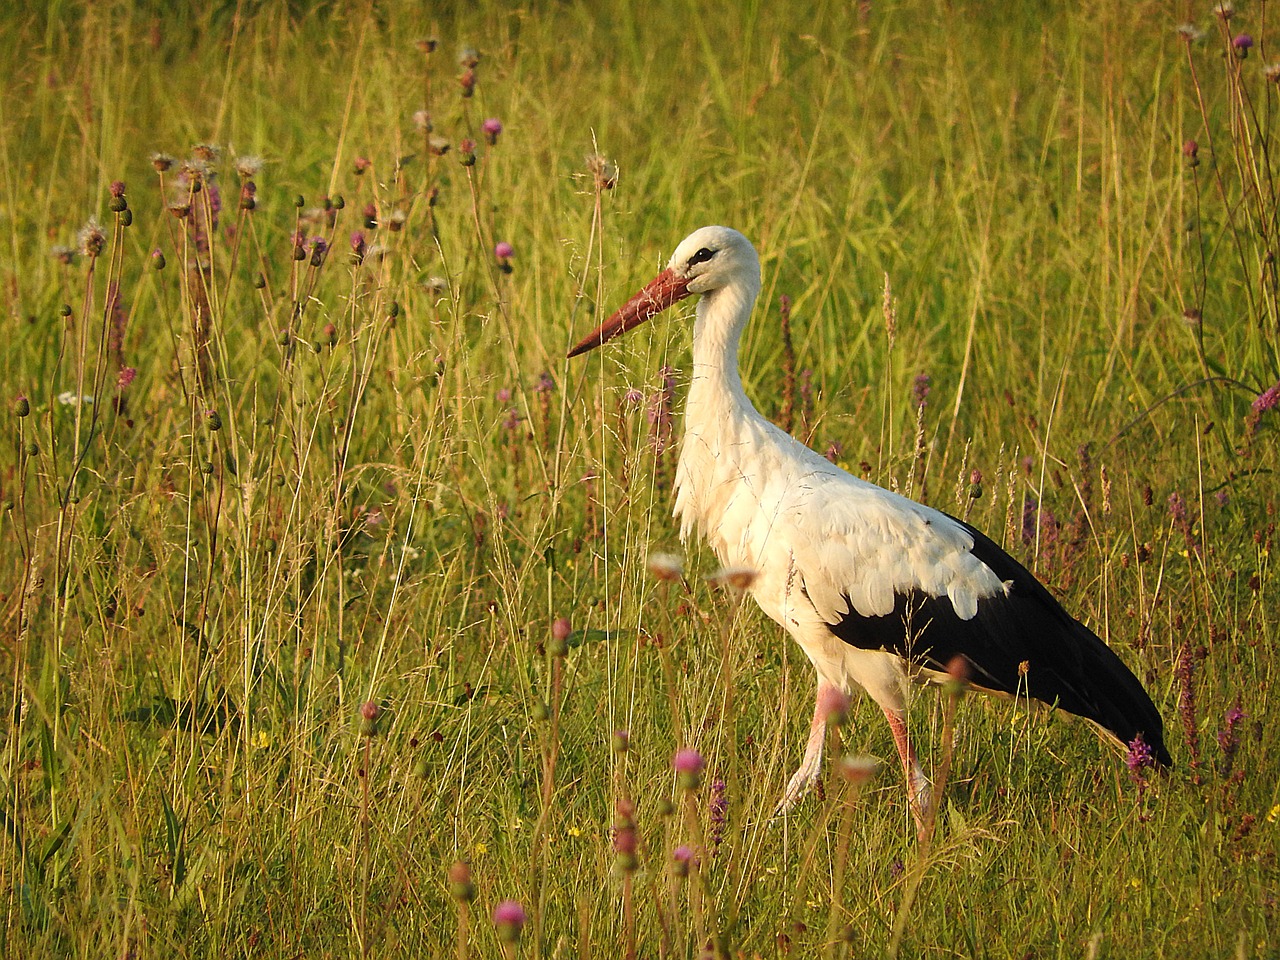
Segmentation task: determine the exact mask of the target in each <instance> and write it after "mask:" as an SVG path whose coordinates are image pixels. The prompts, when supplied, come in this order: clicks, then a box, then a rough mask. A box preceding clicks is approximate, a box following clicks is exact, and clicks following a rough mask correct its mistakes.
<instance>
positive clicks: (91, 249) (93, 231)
mask: <svg viewBox="0 0 1280 960" xmlns="http://www.w3.org/2000/svg"><path fill="white" fill-rule="evenodd" d="M76 243H77V246H79V248H80V252H81V253H82V254H83V255H84V256H86V257H89V258H90V259H96V258H97V257H98V255H99V254H101V253H102V251H103V249H104V248H105V247H106V245H107V234H106V232H105V231H104V230H103V229H102V225H101V224H99V223H98V221H97V219H96V218H95V217H90V218H89V220H88V222H87V223H85V225H84V226H83V227H81V228H80V232H79V233H78V234H76Z"/></svg>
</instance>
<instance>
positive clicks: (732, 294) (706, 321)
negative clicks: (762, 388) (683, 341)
mask: <svg viewBox="0 0 1280 960" xmlns="http://www.w3.org/2000/svg"><path fill="white" fill-rule="evenodd" d="M759 291H760V286H759V282H758V281H757V282H755V283H741V284H731V285H730V286H727V287H721V288H720V289H719V290H714V291H712V292H711V293H708V294H705V295H703V297H702V298H701V299H700V300H699V301H698V318H697V321H696V322H695V323H694V326H693V371H692V377H691V381H690V384H689V400H688V405H687V407H686V410H685V429H686V432H688V431H689V430H690V429H693V428H695V426H701V425H705V424H706V423H707V421H709V420H712V419H719V418H723V417H725V416H732V415H734V414H739V415H740V414H748V415H750V414H756V410H755V407H753V406H752V405H751V401H750V400H748V399H747V395H746V392H745V391H744V390H743V389H742V376H741V374H740V373H739V372H738V343H739V341H740V340H741V338H742V330H743V328H744V327H745V326H746V323H747V320H748V319H749V318H750V316H751V308H752V307H753V306H754V304H755V301H756V295H757V294H758V293H759ZM756 415H757V416H758V414H756Z"/></svg>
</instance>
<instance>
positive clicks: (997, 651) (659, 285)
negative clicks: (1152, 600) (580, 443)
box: [569, 227, 1168, 821]
mask: <svg viewBox="0 0 1280 960" xmlns="http://www.w3.org/2000/svg"><path fill="white" fill-rule="evenodd" d="M759 290H760V262H759V258H758V257H757V255H756V252H755V249H754V248H753V247H752V246H751V244H750V242H749V241H748V240H747V239H746V238H745V237H744V236H743V235H742V234H740V233H738V232H737V231H735V230H730V229H728V228H726V227H703V228H702V229H700V230H697V231H695V232H694V233H693V234H691V235H690V236H689V237H687V238H686V239H685V240H684V241H683V242H682V243H681V244H680V245H679V246H678V247H677V248H676V251H675V253H674V254H673V255H672V258H671V263H670V265H669V267H668V268H667V269H666V270H665V271H663V272H662V273H661V274H659V276H658V277H656V278H655V279H654V280H653V281H652V282H651V283H650V284H648V285H647V286H646V287H645V288H644V289H642V290H641V291H640V292H639V293H637V294H636V295H635V296H634V297H632V298H631V300H630V301H628V303H627V304H626V305H625V306H623V307H622V308H621V309H620V310H619V311H618V312H617V313H616V314H614V315H613V316H612V317H611V318H610V319H609V320H608V321H606V322H605V323H604V324H603V325H602V326H601V327H600V328H599V329H597V330H596V331H594V332H593V333H592V334H591V335H589V336H588V337H586V338H585V339H584V340H583V341H582V342H581V343H579V344H578V345H577V346H576V347H575V348H574V349H573V350H572V351H571V352H570V354H569V355H570V356H575V355H577V354H579V353H583V352H585V351H586V350H589V349H592V348H593V347H595V346H598V345H599V344H601V343H604V342H605V341H606V340H609V339H611V338H612V337H614V336H616V335H618V334H620V333H623V332H625V331H626V330H628V329H631V328H632V327H634V326H636V325H638V324H639V323H642V322H644V321H645V320H647V319H649V318H650V317H651V316H653V315H654V314H656V313H657V312H659V311H661V310H663V309H665V308H666V307H668V306H670V305H671V304H672V303H675V302H676V301H678V300H680V299H683V298H684V297H687V296H690V295H694V294H700V295H701V299H700V300H699V302H698V309H697V321H696V323H695V325H694V331H693V370H692V376H691V380H690V386H689V397H688V401H687V405H686V408H685V425H684V441H683V446H682V448H681V452H680V461H679V466H678V468H677V471H676V502H675V513H676V515H677V516H678V517H679V518H680V532H681V536H682V537H685V538H687V537H689V536H690V535H691V534H693V533H695V532H697V533H699V534H701V535H702V536H704V537H705V538H706V539H707V541H708V543H709V544H710V546H711V548H712V549H713V551H714V552H715V554H716V556H717V557H718V558H719V560H720V562H721V563H722V564H724V565H725V566H745V567H749V568H751V569H753V570H755V571H756V572H757V577H756V579H755V581H754V583H753V585H752V587H751V594H752V596H753V598H754V599H755V601H756V602H757V603H758V604H759V605H760V608H761V609H762V610H763V611H764V612H765V613H766V614H767V615H768V616H769V617H770V618H772V619H773V620H774V621H776V622H777V623H778V624H780V625H781V626H782V627H783V628H784V629H786V630H787V632H788V633H790V634H791V636H792V637H794V638H795V640H796V641H797V642H798V643H799V644H800V647H801V649H803V650H804V652H805V654H806V655H807V656H808V658H809V660H810V661H811V662H812V663H813V665H814V668H815V670H816V672H817V675H818V697H817V705H816V707H815V711H814V718H813V723H812V726H811V728H810V735H809V740H808V743H807V746H806V749H805V755H804V760H803V762H802V763H801V765H800V768H799V769H798V770H797V771H796V773H795V775H794V776H793V777H792V778H791V781H790V783H789V784H788V786H787V789H786V792H785V794H784V796H783V799H782V802H781V804H780V806H781V807H787V806H790V805H791V804H792V803H794V802H795V800H796V799H797V798H798V797H799V796H801V794H803V792H804V791H805V790H806V789H807V788H808V786H809V785H810V784H811V783H812V782H813V780H814V778H815V777H816V776H817V775H818V772H819V769H820V766H821V759H822V745H823V740H824V739H825V729H826V719H827V717H826V710H827V709H828V707H827V706H826V705H827V704H828V702H829V698H828V697H827V696H826V694H825V691H826V690H827V689H829V688H833V689H836V690H839V691H841V692H843V693H846V694H847V693H850V692H852V691H854V690H855V689H857V688H861V689H863V690H865V691H866V692H867V693H868V694H869V695H870V696H871V698H872V699H873V700H875V702H876V703H877V704H879V706H880V707H881V708H882V709H883V710H884V713H885V716H886V717H887V718H888V720H889V723H890V726H891V727H892V729H893V733H894V739H895V742H896V744H897V747H898V751H899V754H900V757H901V760H902V762H903V765H904V768H905V770H906V773H907V776H908V788H909V792H910V795H911V798H912V800H913V803H912V808H913V810H914V811H915V813H916V815H917V818H918V819H920V820H921V821H923V819H924V817H925V815H926V808H927V804H928V803H929V801H930V793H931V792H930V791H929V790H927V789H926V787H927V780H926V778H925V775H924V773H923V771H922V770H921V768H920V765H919V763H918V761H917V760H916V757H915V754H914V752H913V750H912V748H911V744H910V741H909V739H908V737H907V730H906V724H905V715H904V712H905V693H906V684H907V683H908V681H909V679H912V678H921V677H923V678H925V679H928V678H931V677H937V676H938V675H940V674H939V672H940V670H941V669H942V668H943V667H945V665H946V664H947V663H948V661H949V660H950V658H951V657H952V656H954V655H956V654H960V655H962V656H964V657H965V659H966V661H967V665H968V666H969V667H970V668H972V672H973V673H974V679H975V682H976V683H977V684H978V685H979V686H982V687H985V688H987V689H990V690H994V691H1003V692H1012V690H1013V689H1017V688H1018V677H1017V676H1010V675H1009V674H1010V670H1011V669H1014V670H1016V671H1017V672H1018V673H1020V674H1021V673H1024V672H1025V673H1026V675H1027V676H1028V677H1029V676H1031V672H1032V671H1035V674H1036V682H1035V683H1030V684H1024V685H1023V689H1024V691H1025V690H1027V689H1028V687H1029V689H1030V693H1031V695H1032V696H1036V697H1039V698H1040V699H1044V700H1047V701H1048V702H1057V703H1058V704H1059V705H1060V706H1063V707H1064V708H1065V709H1068V710H1072V712H1076V713H1080V714H1081V715H1084V716H1086V717H1088V718H1089V719H1091V720H1093V721H1094V722H1095V723H1097V724H1099V725H1100V726H1101V727H1102V728H1103V729H1104V730H1105V731H1106V732H1108V733H1109V734H1110V735H1111V736H1112V737H1114V738H1116V739H1119V740H1121V741H1122V742H1128V740H1129V739H1131V737H1132V736H1133V735H1135V734H1137V735H1142V736H1143V737H1144V738H1145V740H1146V742H1147V743H1148V744H1150V745H1151V746H1153V747H1154V748H1155V749H1156V751H1157V756H1158V757H1159V758H1160V759H1161V760H1162V761H1163V762H1168V755H1167V753H1166V752H1165V750H1164V745H1163V741H1162V739H1161V737H1162V734H1161V729H1162V727H1161V724H1160V718H1159V714H1158V713H1156V711H1155V708H1154V706H1153V705H1152V704H1151V702H1150V699H1149V698H1148V697H1147V695H1146V693H1145V691H1144V690H1143V689H1142V687H1141V684H1139V683H1138V681H1137V680H1136V679H1134V678H1133V676H1132V674H1130V673H1129V672H1128V670H1127V669H1126V668H1125V667H1124V666H1123V664H1121V663H1120V661H1119V660H1118V659H1117V658H1116V657H1115V655H1114V654H1112V653H1111V651H1110V650H1109V649H1108V648H1107V647H1106V646H1105V644H1102V642H1101V641H1100V640H1098V639H1097V638H1096V637H1095V636H1094V635H1093V634H1092V633H1091V632H1090V631H1089V630H1088V629H1087V628H1085V627H1083V626H1082V625H1080V624H1079V623H1077V622H1076V621H1075V620H1073V619H1072V618H1071V617H1070V616H1068V615H1067V614H1066V613H1065V612H1063V611H1062V609H1061V607H1060V606H1058V604H1057V602H1056V601H1054V600H1053V598H1052V597H1051V596H1050V595H1049V594H1048V593H1047V591H1045V590H1044V588H1043V587H1042V586H1041V585H1040V584H1039V583H1038V582H1036V581H1035V579H1034V577H1032V576H1031V575H1030V574H1029V573H1027V571H1026V570H1025V569H1023V568H1022V567H1021V566H1020V565H1018V564H1017V563H1016V561H1014V560H1012V558H1010V557H1008V556H1007V555H1006V554H1004V553H1003V551H1001V550H1000V549H999V548H998V547H996V546H995V545H994V544H992V543H991V542H990V541H989V540H987V539H986V538H985V537H983V536H982V535H981V534H980V533H978V532H977V531H975V530H973V528H971V527H969V526H968V525H966V524H964V523H962V522H961V521H959V520H956V519H954V518H952V517H950V516H948V515H946V514H944V513H941V512H939V511H937V510H934V509H932V508H930V507H926V506H923V505H922V504H918V503H915V502H914V501H911V500H908V499H907V498H905V497H902V496H899V495H898V494H895V493H892V492H890V491H888V490H885V489H883V488H881V487H877V486H875V485H874V484H871V483H867V482H866V481H864V480H860V479H858V478H857V477H854V476H851V475H850V474H848V473H846V472H845V471H843V470H841V469H840V468H838V467H836V466H835V465H833V464H832V463H830V462H829V461H828V460H826V458H824V457H822V456H820V455H818V454H817V453H815V452H814V451H812V450H810V449H809V448H808V447H806V446H804V445H803V444H802V443H800V442H799V441H797V440H796V439H795V438H794V437H792V436H790V435H788V434H787V433H785V432H784V431H782V430H780V429H779V428H778V427H776V426H774V425H773V424H772V423H770V422H769V421H768V420H766V419H765V418H764V417H762V416H761V415H760V414H759V412H757V411H756V409H755V407H754V406H753V405H752V404H751V401H750V400H748V399H747V396H746V393H745V392H744V391H743V388H742V380H741V377H740V376H739V373H738V343H739V339H740V336H741V333H742V328H743V326H744V325H745V324H746V321H747V319H748V318H749V316H750V314H751V308H752V306H753V304H754V303H755V300H756V297H757V295H758V294H759ZM944 598H945V602H943V600H944ZM980 614H981V616H980ZM1099 648H1100V649H1099ZM1013 658H1016V659H1013ZM1024 662H1025V663H1027V664H1029V665H1030V669H1026V668H1023V667H1022V666H1021V665H1022V664H1023V663H1024ZM1099 671H1100V672H1101V673H1102V674H1103V675H1104V676H1103V681H1104V682H1101V683H1098V684H1096V685H1097V686H1098V687H1099V688H1101V687H1107V688H1108V689H1107V690H1106V691H1102V690H1101V689H1099V690H1097V691H1094V690H1091V689H1090V683H1091V680H1095V679H1096V678H1091V677H1090V674H1091V673H1098V672H1099ZM1113 687H1114V689H1111V688H1113ZM1103 693H1105V694H1106V695H1105V696H1103ZM1099 698H1101V700H1102V701H1105V702H1094V701H1097V700H1099Z"/></svg>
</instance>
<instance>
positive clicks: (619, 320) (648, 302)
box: [569, 270, 689, 357]
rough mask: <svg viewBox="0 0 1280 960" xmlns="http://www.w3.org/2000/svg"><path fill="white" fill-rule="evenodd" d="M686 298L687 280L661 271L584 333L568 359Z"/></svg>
mask: <svg viewBox="0 0 1280 960" xmlns="http://www.w3.org/2000/svg"><path fill="white" fill-rule="evenodd" d="M687 296H689V280H688V278H686V277H681V276H677V275H676V273H675V271H674V270H663V271H662V272H661V273H660V274H658V275H657V276H656V277H654V278H653V279H652V280H650V281H649V282H648V283H647V284H645V285H644V287H643V289H641V290H640V292H639V293H637V294H636V295H635V296H634V297H632V298H631V299H630V300H628V301H627V302H626V303H624V304H623V305H622V306H621V307H620V308H619V309H618V312H617V313H615V314H614V315H613V316H611V317H610V318H609V319H608V320H606V321H605V322H604V323H602V324H600V326H599V327H597V328H596V329H595V330H593V331H592V332H591V333H589V334H587V335H586V336H585V337H584V338H583V339H582V341H581V342H580V343H579V344H578V345H577V346H576V347H574V348H573V349H572V350H570V351H569V356H571V357H576V356H577V355H578V354H580V353H586V352H587V351H588V350H594V349H595V348H596V347H598V346H600V344H602V343H607V342H608V341H610V340H612V339H613V338H614V337H616V336H618V335H619V334H623V333H626V332H627V331H628V330H630V329H631V328H632V327H638V326H640V324H642V323H644V322H645V321H646V320H648V319H649V318H650V317H652V316H654V314H658V313H661V312H662V311H663V310H665V309H667V307H669V306H671V305H672V304H673V303H676V302H677V301H679V300H683V299H684V298H685V297H687Z"/></svg>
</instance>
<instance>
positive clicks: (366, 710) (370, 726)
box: [360, 700, 382, 737]
mask: <svg viewBox="0 0 1280 960" xmlns="http://www.w3.org/2000/svg"><path fill="white" fill-rule="evenodd" d="M381 716H382V708H381V707H379V706H378V705H377V704H376V703H374V702H373V701H372V700H366V701H365V702H364V703H362V704H360V735H361V736H362V737H376V736H377V735H378V720H379V718H380V717H381Z"/></svg>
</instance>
